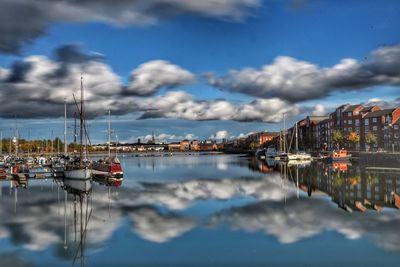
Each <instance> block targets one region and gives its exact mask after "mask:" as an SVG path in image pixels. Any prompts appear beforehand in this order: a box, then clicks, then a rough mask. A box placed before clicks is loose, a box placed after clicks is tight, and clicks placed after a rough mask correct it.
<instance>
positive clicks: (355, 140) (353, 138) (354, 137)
mask: <svg viewBox="0 0 400 267" xmlns="http://www.w3.org/2000/svg"><path fill="white" fill-rule="evenodd" d="M347 142H349V143H350V144H352V146H353V147H354V148H357V146H358V144H359V143H360V135H358V134H357V133H356V132H351V133H350V134H349V135H348V136H347Z"/></svg>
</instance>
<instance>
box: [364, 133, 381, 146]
mask: <svg viewBox="0 0 400 267" xmlns="http://www.w3.org/2000/svg"><path fill="white" fill-rule="evenodd" d="M365 143H367V144H368V145H369V146H370V147H371V146H374V145H375V144H376V143H378V138H377V137H376V135H374V134H373V133H371V132H368V133H367V135H366V136H365Z"/></svg>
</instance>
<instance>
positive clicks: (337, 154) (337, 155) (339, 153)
mask: <svg viewBox="0 0 400 267" xmlns="http://www.w3.org/2000/svg"><path fill="white" fill-rule="evenodd" d="M350 158H351V154H348V153H347V150H346V149H340V150H334V151H332V153H330V155H329V156H328V157H327V159H328V160H329V161H332V162H340V161H342V162H343V161H350Z"/></svg>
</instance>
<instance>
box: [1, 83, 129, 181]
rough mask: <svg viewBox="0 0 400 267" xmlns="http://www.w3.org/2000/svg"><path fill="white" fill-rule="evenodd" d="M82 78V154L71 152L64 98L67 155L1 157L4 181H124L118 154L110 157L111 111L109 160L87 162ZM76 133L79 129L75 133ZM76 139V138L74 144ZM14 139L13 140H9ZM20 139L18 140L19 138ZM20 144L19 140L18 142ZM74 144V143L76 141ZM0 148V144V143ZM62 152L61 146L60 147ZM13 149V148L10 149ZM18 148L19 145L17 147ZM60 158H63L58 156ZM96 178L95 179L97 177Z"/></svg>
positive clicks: (80, 111) (79, 112)
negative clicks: (62, 179)
mask: <svg viewBox="0 0 400 267" xmlns="http://www.w3.org/2000/svg"><path fill="white" fill-rule="evenodd" d="M84 96H85V95H84V87H83V77H82V76H81V84H80V100H79V103H78V102H77V101H76V99H75V96H74V101H75V106H76V109H77V113H76V114H79V130H80V132H79V133H80V135H79V146H78V148H79V153H78V154H77V155H74V154H69V153H68V145H67V144H68V142H67V101H66V100H65V99H64V144H65V145H64V152H63V155H61V156H58V157H53V158H51V160H48V159H46V158H45V157H43V156H40V157H38V158H36V159H34V158H33V157H30V156H29V155H28V158H19V157H18V154H17V150H16V154H15V155H14V156H11V153H10V155H9V156H0V178H1V179H7V178H10V179H18V180H21V179H23V178H25V179H28V178H33V177H35V178H41V177H43V178H50V177H54V178H64V179H68V180H77V181H89V180H91V179H92V178H98V179H102V178H104V179H106V180H107V181H108V179H116V180H120V181H122V178H123V171H122V166H121V163H120V161H119V159H118V157H117V155H116V154H115V155H111V147H110V146H111V112H110V111H109V113H108V115H109V123H108V132H109V134H108V135H109V138H108V144H109V152H108V157H106V158H105V159H101V160H99V161H92V160H89V159H88V148H87V144H88V143H89V138H88V134H87V133H88V131H87V127H86V120H85V98H84ZM74 132H76V129H75V131H74ZM75 139H76V136H75V137H74V141H75ZM10 140H11V139H10ZM16 140H18V138H16ZM16 142H18V141H16ZM74 143H75V142H74ZM0 146H1V144H0ZM57 147H58V149H59V145H57ZM10 148H11V146H10ZM16 148H17V146H16ZM58 155H60V154H59V153H58ZM94 176H96V177H94Z"/></svg>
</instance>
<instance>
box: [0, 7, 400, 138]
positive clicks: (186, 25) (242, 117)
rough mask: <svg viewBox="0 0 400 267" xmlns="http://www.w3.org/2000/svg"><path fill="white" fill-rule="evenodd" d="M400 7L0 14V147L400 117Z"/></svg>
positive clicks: (22, 10) (225, 134)
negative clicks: (370, 114)
mask: <svg viewBox="0 0 400 267" xmlns="http://www.w3.org/2000/svg"><path fill="white" fill-rule="evenodd" d="M398 25H400V2H399V1H390V0H385V1H368V0H366V1H361V0H359V1H356V0H354V1H324V0H315V1H311V0H287V1H278V0H265V1H263V0H231V1H227V0H203V1H198V0H186V1H180V0H151V1H149V0H135V1H133V0H120V1H106V0H97V1H95V0H84V1H65V0H52V1H50V0H36V1H30V0H0V35H1V36H2V38H1V39H0V99H1V103H2V105H1V106H0V128H1V131H2V133H3V136H5V137H6V136H10V135H14V134H15V133H14V132H15V128H16V127H18V129H19V133H20V135H21V137H22V138H50V137H51V136H62V135H63V118H62V117H63V110H64V99H65V100H66V101H67V103H68V116H69V118H70V119H69V120H68V133H69V134H68V136H69V138H70V137H71V135H72V131H73V119H72V117H73V114H74V112H75V107H74V104H73V103H74V102H73V94H74V95H76V96H77V97H78V95H79V88H80V76H81V73H82V77H83V86H84V89H85V100H86V108H85V111H86V115H87V118H88V124H89V132H90V138H91V140H92V143H101V142H105V141H106V127H107V117H106V116H105V114H107V110H108V109H111V113H112V125H113V126H112V128H113V134H112V136H113V138H114V139H118V140H119V141H121V142H132V141H136V140H137V139H138V138H140V139H141V140H145V139H146V138H149V135H151V133H152V131H154V133H155V135H156V138H157V140H158V141H172V140H179V139H181V138H189V139H192V138H198V139H207V138H217V139H221V138H233V137H238V136H244V135H246V134H248V133H250V132H255V131H263V130H269V131H279V130H280V129H281V128H282V127H283V126H282V118H283V115H282V114H283V113H285V114H286V116H285V117H286V118H287V124H291V123H293V122H294V121H296V120H299V119H301V118H303V117H305V116H307V115H310V114H313V115H325V114H327V113H329V112H331V111H332V110H333V109H334V108H335V107H336V106H338V105H341V104H344V103H352V104H355V103H363V104H366V105H369V104H379V105H382V106H383V107H394V106H399V105H400V92H399V89H400V87H399V86H400V30H399V28H398Z"/></svg>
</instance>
